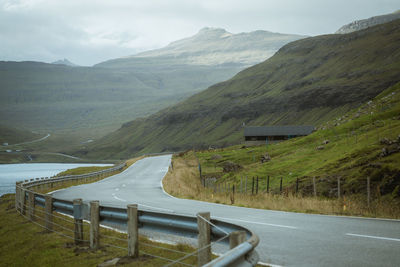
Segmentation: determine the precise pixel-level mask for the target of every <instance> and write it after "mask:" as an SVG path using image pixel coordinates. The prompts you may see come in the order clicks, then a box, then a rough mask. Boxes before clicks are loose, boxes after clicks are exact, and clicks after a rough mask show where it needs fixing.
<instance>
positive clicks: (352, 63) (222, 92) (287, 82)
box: [78, 21, 400, 158]
mask: <svg viewBox="0 0 400 267" xmlns="http://www.w3.org/2000/svg"><path fill="white" fill-rule="evenodd" d="M399 38H400V21H393V22H391V23H386V24H381V25H377V26H374V27H371V28H368V29H365V30H361V31H357V32H353V33H350V34H346V35H335V34H332V35H322V36H317V37H309V38H305V39H301V40H297V41H294V42H291V43H289V44H287V45H285V46H283V47H282V48H281V49H280V50H279V51H278V52H277V53H276V54H275V55H274V56H273V57H271V58H269V59H268V60H266V61H264V62H262V63H259V64H257V65H255V66H253V67H250V68H247V69H245V70H243V71H241V72H239V73H238V74H237V75H235V76H234V77H233V78H232V79H230V80H227V81H224V82H221V83H218V84H215V85H212V86H210V87H209V88H208V89H207V90H205V91H202V92H200V93H198V94H196V95H194V96H192V97H190V98H188V99H187V100H185V101H183V102H180V103H179V104H177V105H174V106H171V107H168V108H166V109H164V110H162V111H160V112H158V113H156V114H153V115H151V116H149V117H146V118H141V119H138V120H134V121H131V122H129V123H126V124H124V125H123V127H121V128H120V129H119V130H118V131H116V132H114V133H112V134H110V135H108V136H106V137H104V138H103V139H101V140H99V141H98V142H97V143H94V144H93V145H91V146H89V147H86V148H82V149H81V150H80V151H79V152H78V154H80V155H86V156H89V157H106V158H124V157H129V156H132V155H135V154H141V153H150V152H161V151H179V150H184V149H188V148H193V147H195V148H207V147H208V146H209V145H212V146H225V145H229V144H237V143H239V142H240V140H242V125H243V123H245V124H246V125H265V124H280V125H285V124H314V125H316V126H318V125H320V124H321V123H323V122H325V121H327V120H330V119H332V118H334V117H336V116H340V115H341V114H344V113H345V112H347V111H349V110H351V109H353V108H355V107H357V106H359V105H361V104H363V103H365V102H366V101H368V100H370V99H372V98H373V97H375V96H376V95H378V94H379V93H380V92H382V91H383V90H385V89H386V88H388V87H390V86H391V85H393V84H395V83H397V82H398V81H399V80H400V77H399V75H398V74H399V73H400V47H399V46H398V39H399Z"/></svg>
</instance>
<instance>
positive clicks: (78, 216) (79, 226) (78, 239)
mask: <svg viewBox="0 0 400 267" xmlns="http://www.w3.org/2000/svg"><path fill="white" fill-rule="evenodd" d="M73 205H74V211H73V213H74V226H75V227H74V228H75V231H74V240H75V244H76V245H79V244H81V243H82V241H83V220H82V199H81V198H78V199H74V200H73Z"/></svg>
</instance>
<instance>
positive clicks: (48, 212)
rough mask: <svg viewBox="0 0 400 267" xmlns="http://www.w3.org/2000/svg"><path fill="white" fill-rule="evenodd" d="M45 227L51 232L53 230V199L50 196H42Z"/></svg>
mask: <svg viewBox="0 0 400 267" xmlns="http://www.w3.org/2000/svg"><path fill="white" fill-rule="evenodd" d="M44 211H45V226H46V229H47V230H48V231H49V232H51V231H52V230H53V197H52V196H51V195H45V196H44Z"/></svg>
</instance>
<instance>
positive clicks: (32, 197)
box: [28, 191, 35, 221]
mask: <svg viewBox="0 0 400 267" xmlns="http://www.w3.org/2000/svg"><path fill="white" fill-rule="evenodd" d="M28 203H29V204H28V205H29V213H28V214H29V219H30V220H31V221H33V220H34V219H35V218H34V217H35V194H34V193H33V192H32V191H29V192H28Z"/></svg>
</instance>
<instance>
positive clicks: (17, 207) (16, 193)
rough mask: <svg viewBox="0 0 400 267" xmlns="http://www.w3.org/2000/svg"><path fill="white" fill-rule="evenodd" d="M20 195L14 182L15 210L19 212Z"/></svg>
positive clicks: (17, 184)
mask: <svg viewBox="0 0 400 267" xmlns="http://www.w3.org/2000/svg"><path fill="white" fill-rule="evenodd" d="M19 195H20V193H19V183H18V182H16V183H15V210H16V211H19V199H20V197H19Z"/></svg>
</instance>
